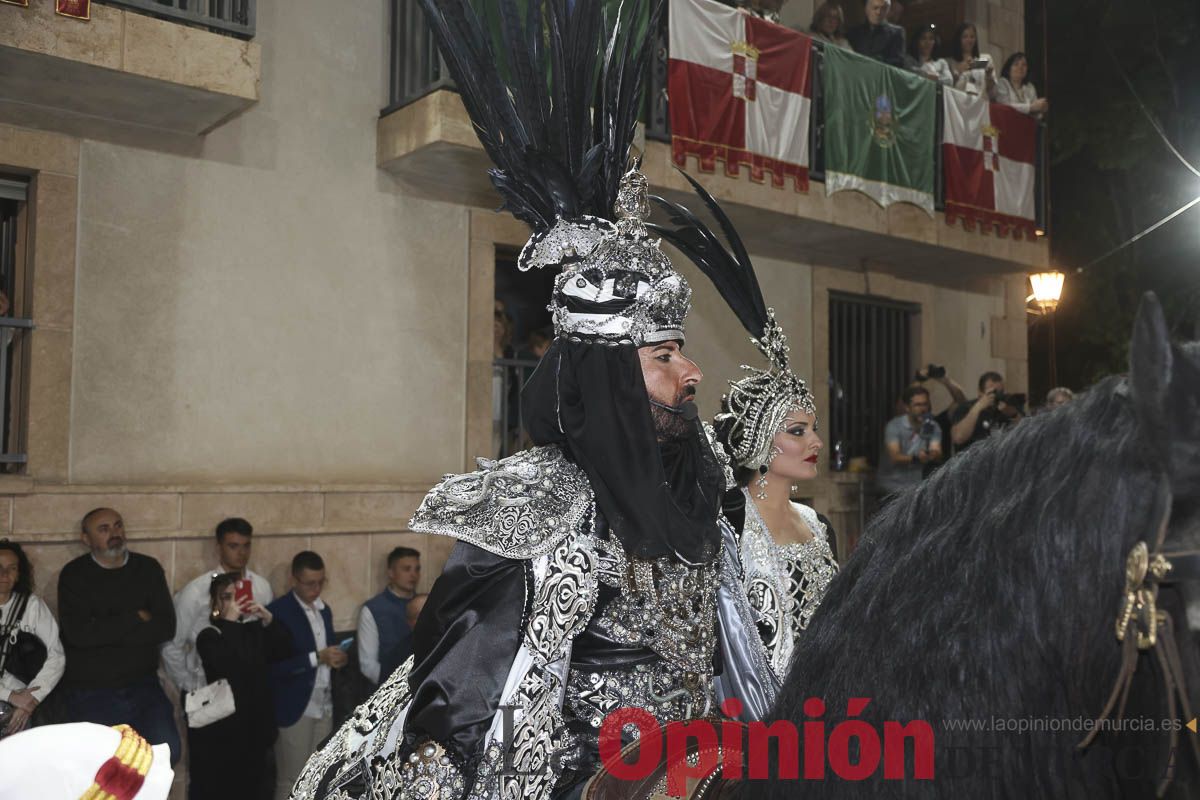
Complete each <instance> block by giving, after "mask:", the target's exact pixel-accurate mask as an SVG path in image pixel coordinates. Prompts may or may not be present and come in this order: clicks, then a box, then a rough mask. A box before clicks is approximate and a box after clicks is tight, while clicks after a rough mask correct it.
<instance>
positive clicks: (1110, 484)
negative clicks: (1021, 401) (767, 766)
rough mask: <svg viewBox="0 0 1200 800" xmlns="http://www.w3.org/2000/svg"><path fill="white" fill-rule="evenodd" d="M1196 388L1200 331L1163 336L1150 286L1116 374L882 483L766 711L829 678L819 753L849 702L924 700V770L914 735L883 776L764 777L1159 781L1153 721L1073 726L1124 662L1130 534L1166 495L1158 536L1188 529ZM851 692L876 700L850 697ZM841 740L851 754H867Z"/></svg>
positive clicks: (1055, 784) (1193, 787) (951, 786)
mask: <svg viewBox="0 0 1200 800" xmlns="http://www.w3.org/2000/svg"><path fill="white" fill-rule="evenodd" d="M1198 404H1200V349H1198V348H1197V346H1196V345H1183V346H1179V345H1173V344H1171V342H1170V341H1169V338H1168V336H1167V329H1166V325H1165V323H1164V320H1163V316H1162V312H1161V309H1160V307H1159V305H1158V301H1157V300H1156V299H1155V298H1154V297H1153V296H1152V295H1148V296H1147V297H1146V298H1145V300H1144V302H1143V304H1142V308H1141V310H1140V311H1139V315H1138V319H1137V323H1136V326H1135V330H1134V336H1133V342H1132V346H1131V351H1130V372H1129V375H1128V376H1126V377H1112V378H1108V379H1106V380H1104V381H1102V382H1100V383H1099V384H1097V385H1096V386H1094V387H1093V388H1091V389H1090V390H1089V391H1087V392H1085V393H1084V394H1082V395H1081V396H1080V397H1079V398H1078V399H1077V400H1076V401H1075V402H1073V403H1071V404H1068V405H1066V406H1063V407H1061V408H1059V409H1057V410H1055V411H1053V412H1050V413H1047V414H1044V415H1039V416H1036V417H1032V418H1030V419H1026V420H1024V421H1022V422H1021V423H1020V424H1019V425H1016V426H1015V427H1013V428H1012V429H1011V430H1010V431H1008V432H1006V433H1004V434H1002V435H998V436H993V437H991V438H990V439H988V440H987V441H985V442H981V443H979V444H977V445H976V446H974V447H972V448H971V449H970V450H968V451H967V452H965V453H964V454H962V455H960V456H957V457H955V458H954V459H953V460H952V461H951V462H950V463H948V464H947V465H946V467H944V468H943V469H942V470H941V471H939V472H938V473H936V474H935V475H933V476H932V477H931V478H930V479H929V480H928V481H926V482H925V483H924V484H922V485H921V486H919V487H917V488H916V489H914V490H912V491H910V492H909V493H907V494H905V495H903V496H901V497H899V498H897V499H896V500H895V501H893V502H892V503H890V504H889V505H888V506H887V507H886V508H885V509H884V510H883V511H881V512H880V514H879V515H878V516H877V517H876V518H875V519H874V520H873V521H872V523H871V524H870V526H869V527H868V529H867V531H866V534H865V536H864V538H863V541H862V543H861V544H860V546H859V548H858V550H857V551H856V552H855V553H854V555H853V556H852V557H851V558H850V559H849V561H848V562H847V564H846V565H845V567H844V569H843V571H842V572H841V574H840V575H839V576H838V578H836V579H835V581H834V583H833V584H832V585H831V587H830V590H829V593H828V594H827V595H826V597H825V600H824V603H823V605H822V607H821V608H820V609H819V610H818V612H817V614H816V616H815V617H814V618H813V620H812V623H811V625H810V627H809V628H808V630H807V632H806V633H805V634H804V635H803V637H802V639H801V641H800V642H799V643H798V646H797V655H796V657H795V661H794V663H793V666H792V670H791V673H790V675H789V676H788V678H787V681H786V683H785V686H784V689H783V691H782V693H781V695H780V697H779V701H778V704H777V706H776V714H775V716H776V717H778V718H780V719H789V720H792V721H794V722H796V723H802V722H805V721H808V722H812V721H814V717H813V716H812V712H813V710H814V708H815V706H813V705H810V706H809V708H808V710H807V712H806V710H805V706H804V701H805V700H806V699H808V698H812V697H817V698H821V699H822V700H823V701H824V706H825V709H826V710H825V711H824V713H823V714H822V716H821V717H820V721H822V722H823V723H824V726H825V728H824V729H825V731H826V736H827V737H828V748H829V752H827V753H826V756H827V757H828V758H829V759H830V761H831V760H832V758H833V757H834V753H833V752H832V751H833V748H834V747H835V742H834V736H833V732H834V731H835V729H836V727H837V726H838V725H839V724H840V723H843V722H844V721H846V720H847V718H848V716H855V718H856V719H860V720H865V721H867V722H868V723H870V724H871V726H872V727H873V728H874V729H875V730H876V731H878V732H880V733H881V737H880V738H881V739H886V737H884V736H882V733H883V732H884V731H885V726H884V722H885V721H895V722H900V723H907V722H909V721H911V720H924V721H926V722H927V723H928V724H929V726H930V728H931V730H932V733H933V738H934V745H933V748H934V756H935V758H934V768H935V776H934V778H933V780H929V781H919V780H914V779H913V774H914V766H913V758H912V755H913V753H912V750H913V744H912V742H911V741H910V742H909V743H908V758H907V760H906V766H905V768H904V774H905V775H906V776H907V779H905V780H895V779H888V778H886V777H885V769H884V765H883V763H882V762H881V763H880V765H879V768H878V769H877V770H875V771H874V773H873V774H872V775H871V776H870V777H869V778H867V779H865V780H859V781H850V780H845V779H843V778H840V777H839V776H838V775H837V774H835V772H834V771H833V770H830V769H827V770H826V778H825V780H823V781H803V782H801V783H793V782H789V781H773V782H771V783H770V784H769V785H767V786H765V787H762V788H766V790H767V792H768V794H770V796H771V797H777V798H784V797H793V796H802V797H805V798H807V797H838V798H845V797H864V798H866V797H870V798H877V797H881V796H884V797H905V798H909V797H945V798H963V797H966V798H970V799H971V800H979V799H980V798H1018V797H1020V798H1056V799H1057V798H1063V797H1088V798H1096V797H1116V796H1153V792H1154V788H1153V787H1154V785H1155V782H1156V779H1157V778H1158V777H1159V776H1160V774H1161V771H1162V769H1163V768H1164V765H1163V762H1164V760H1165V758H1166V742H1167V738H1166V735H1165V734H1161V735H1160V733H1159V732H1158V731H1155V732H1153V733H1150V732H1144V733H1142V734H1140V735H1137V734H1133V733H1124V734H1123V733H1117V732H1106V733H1104V734H1102V735H1101V736H1099V737H1098V738H1097V740H1096V741H1095V742H1094V743H1093V744H1092V745H1091V746H1090V747H1088V748H1086V749H1084V750H1080V749H1078V748H1077V745H1078V743H1079V742H1080V741H1081V740H1082V739H1083V738H1084V737H1085V736H1086V735H1087V733H1088V728H1087V726H1088V724H1089V721H1091V720H1094V719H1095V718H1097V717H1098V716H1099V715H1100V714H1101V712H1102V710H1103V707H1104V705H1105V701H1106V700H1107V699H1108V697H1109V694H1110V692H1111V690H1112V687H1113V685H1114V682H1115V681H1116V680H1117V677H1118V673H1119V671H1120V667H1121V663H1122V649H1121V645H1120V644H1119V643H1118V642H1117V639H1116V636H1115V635H1114V629H1115V623H1116V619H1117V614H1118V612H1119V610H1120V608H1121V604H1122V600H1123V598H1124V591H1125V565H1126V559H1127V556H1128V554H1129V553H1130V550H1131V549H1132V548H1133V547H1134V545H1135V544H1136V543H1137V542H1139V541H1145V542H1147V544H1148V545H1150V548H1151V550H1153V549H1154V539H1155V538H1156V535H1157V532H1158V529H1159V525H1160V522H1161V521H1162V520H1163V519H1164V518H1166V515H1167V514H1171V528H1170V530H1169V531H1168V537H1167V538H1168V542H1173V543H1176V544H1177V543H1178V542H1179V540H1180V539H1181V537H1184V536H1185V535H1187V532H1188V531H1189V530H1194V524H1195V520H1196V519H1197V506H1198V505H1200V503H1198V500H1200V408H1198ZM1172 496H1173V501H1174V502H1173V505H1172V502H1171V499H1172ZM1172 508H1173V512H1172ZM1179 623H1180V625H1181V626H1182V625H1183V621H1182V620H1180V621H1179ZM1189 645H1190V646H1191V647H1192V648H1194V647H1195V645H1194V639H1192V640H1190V641H1189V642H1188V643H1186V644H1185V647H1186V646H1189ZM1192 655H1194V653H1193V654H1192ZM1136 658H1137V660H1138V661H1139V662H1140V663H1139V664H1138V670H1137V672H1136V677H1135V679H1134V685H1133V689H1132V691H1131V693H1130V697H1129V701H1128V704H1127V707H1126V708H1125V712H1124V716H1125V718H1126V719H1129V720H1132V719H1135V718H1137V719H1141V718H1145V719H1153V720H1155V722H1156V724H1158V721H1159V720H1162V719H1163V718H1164V717H1166V716H1167V714H1166V702H1165V699H1164V698H1165V694H1164V692H1163V691H1162V687H1160V686H1158V685H1157V684H1156V681H1157V680H1158V677H1157V670H1156V664H1155V663H1154V659H1153V658H1151V657H1150V656H1149V655H1148V654H1146V653H1143V654H1142V655H1140V656H1136ZM1195 679H1200V675H1198V676H1195ZM1197 682H1200V680H1197ZM1195 688H1196V687H1194V686H1193V689H1195ZM1193 694H1195V692H1193ZM852 698H867V699H869V701H870V702H869V705H868V706H867V707H866V709H865V710H864V711H861V712H859V713H857V715H853V714H851V715H848V712H847V709H848V703H850V701H851V700H852ZM1185 721H1186V720H1185ZM1175 724H1177V725H1178V724H1179V722H1178V721H1176V722H1175ZM1127 725H1128V723H1127ZM859 729H860V730H861V727H860V728H859ZM1180 735H1181V736H1182V737H1184V739H1183V741H1184V742H1186V737H1190V736H1195V735H1196V734H1193V733H1191V732H1190V731H1187V730H1183V731H1182V732H1181V734H1180ZM849 741H850V750H851V756H852V757H862V756H864V755H871V754H870V752H869V751H870V747H864V746H863V745H862V744H861V743H856V740H854V739H851V740H849ZM885 744H886V742H885ZM901 744H903V742H901ZM810 745H811V742H810V741H809V740H808V737H805V747H809V746H810ZM839 746H840V745H839ZM893 755H894V754H893ZM1190 757H1191V755H1190V753H1188V752H1186V751H1185V750H1180V751H1179V753H1178V754H1177V761H1178V767H1179V770H1180V771H1179V774H1178V776H1177V778H1178V779H1177V781H1176V786H1175V789H1174V791H1182V792H1184V795H1181V796H1189V797H1195V796H1197V795H1198V794H1200V784H1198V783H1196V782H1195V781H1196V780H1197V778H1196V775H1197V774H1198V773H1197V769H1196V766H1195V765H1194V764H1191V765H1190V768H1188V764H1186V763H1185V762H1187V761H1188V759H1189V758H1190ZM852 760H853V758H852ZM885 760H886V757H885ZM1185 768H1187V769H1186V771H1185ZM1188 779H1190V781H1191V783H1190V785H1184V781H1185V780H1188ZM1143 790H1144V791H1145V792H1146V794H1145V795H1143V794H1142V792H1143ZM753 794H755V795H757V794H758V792H753Z"/></svg>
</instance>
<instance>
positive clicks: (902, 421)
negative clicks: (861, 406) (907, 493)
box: [879, 385, 942, 495]
mask: <svg viewBox="0 0 1200 800" xmlns="http://www.w3.org/2000/svg"><path fill="white" fill-rule="evenodd" d="M903 400H904V408H905V413H904V414H901V415H900V416H898V417H896V418H894V419H892V420H890V421H889V422H888V424H887V427H885V428H884V429H883V446H884V449H885V453H884V457H883V458H882V459H881V461H882V463H881V464H880V466H879V489H880V491H881V492H882V493H883V494H885V495H893V494H896V493H897V492H900V491H903V490H904V489H907V488H908V487H910V486H916V485H917V484H918V483H920V482H921V478H922V477H923V473H924V470H925V465H926V464H934V463H937V462H938V461H941V460H942V429H941V428H940V427H939V426H938V424H937V422H936V421H935V420H934V419H933V415H932V414H930V413H929V409H930V406H929V390H927V389H925V388H924V387H923V386H916V385H914V386H909V387H908V388H907V389H905V390H904V394H903Z"/></svg>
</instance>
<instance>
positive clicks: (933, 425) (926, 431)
mask: <svg viewBox="0 0 1200 800" xmlns="http://www.w3.org/2000/svg"><path fill="white" fill-rule="evenodd" d="M941 430H942V429H941V426H939V425H938V424H937V420H935V419H934V418H933V414H923V415H922V416H921V428H920V431H919V433H918V435H919V436H920V437H921V438H922V439H924V440H926V441H929V440H931V439H933V437H935V436H937V435H938V434H939V433H940V432H941Z"/></svg>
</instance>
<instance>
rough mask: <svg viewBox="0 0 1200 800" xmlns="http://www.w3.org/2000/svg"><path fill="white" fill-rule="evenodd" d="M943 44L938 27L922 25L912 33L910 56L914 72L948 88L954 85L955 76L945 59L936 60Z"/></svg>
mask: <svg viewBox="0 0 1200 800" xmlns="http://www.w3.org/2000/svg"><path fill="white" fill-rule="evenodd" d="M940 46H941V42H940V41H939V40H938V35H937V27H936V26H934V25H922V26H920V27H919V28H917V29H916V30H914V31H913V33H912V38H911V39H909V40H908V54H909V55H910V56H912V60H913V71H914V72H916V73H917V74H918V75H923V76H924V77H926V78H929V79H930V80H933V81H937V82H938V83H941V84H944V85H946V86H953V85H954V74H953V73H952V72H950V65H949V64H947V63H946V59H944V58H934V54H935V53H936V52H937V49H938V47H940Z"/></svg>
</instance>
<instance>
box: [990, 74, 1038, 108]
mask: <svg viewBox="0 0 1200 800" xmlns="http://www.w3.org/2000/svg"><path fill="white" fill-rule="evenodd" d="M1037 99H1038V96H1037V89H1036V88H1034V86H1033V84H1032V83H1029V82H1028V81H1026V82H1025V83H1023V84H1021V88H1020V89H1018V88H1016V87H1014V86H1013V85H1012V83H1011V82H1010V81H1009V80H1008V78H999V79H997V81H996V102H997V103H1003V104H1004V105H1006V106H1012V107H1013V108H1015V109H1016V110H1017V111H1021V112H1023V113H1025V114H1028V113H1029V106H1030V104H1031V103H1033V101H1034V100H1037Z"/></svg>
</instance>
